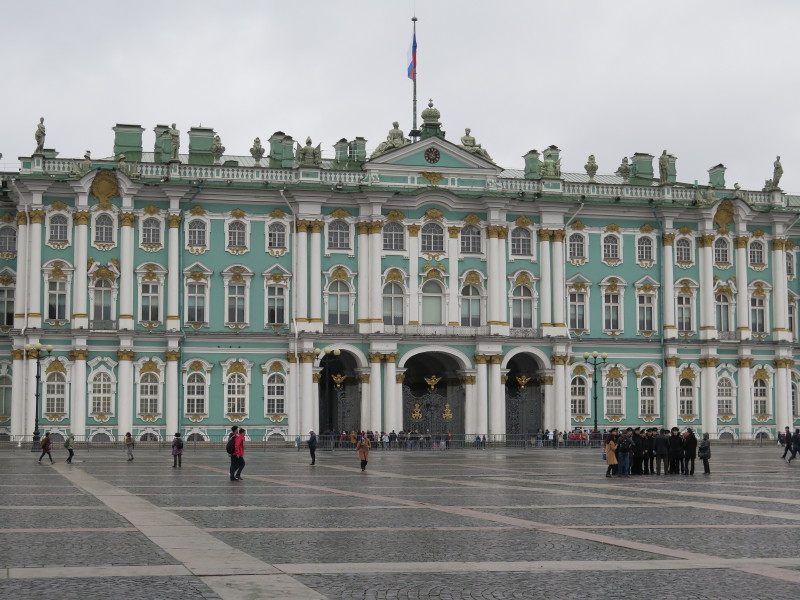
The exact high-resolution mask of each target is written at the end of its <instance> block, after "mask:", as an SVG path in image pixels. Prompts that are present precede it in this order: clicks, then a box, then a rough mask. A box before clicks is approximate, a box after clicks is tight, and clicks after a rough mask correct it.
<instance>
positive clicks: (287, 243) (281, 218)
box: [264, 208, 294, 257]
mask: <svg viewBox="0 0 800 600" xmlns="http://www.w3.org/2000/svg"><path fill="white" fill-rule="evenodd" d="M273 225H274V226H278V225H280V226H281V227H283V233H282V235H283V245H282V246H281V245H278V244H277V243H276V244H271V243H270V240H271V239H272V232H270V228H271V227H272V226H273ZM275 235H276V236H278V235H279V234H278V233H277V232H276V234H275ZM292 235H294V232H293V231H292V220H291V218H290V216H289V215H287V214H286V213H285V212H283V211H282V210H281V209H280V208H276V209H275V210H273V211H272V212H271V213H269V214H268V215H267V218H266V220H265V221H264V251H265V252H266V253H267V254H269V255H270V256H275V257H279V256H283V255H284V254H286V253H287V252H289V248H290V247H291V244H292ZM276 241H277V240H276Z"/></svg>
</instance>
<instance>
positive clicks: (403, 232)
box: [381, 220, 408, 254]
mask: <svg viewBox="0 0 800 600" xmlns="http://www.w3.org/2000/svg"><path fill="white" fill-rule="evenodd" d="M390 226H391V228H392V229H395V231H387V228H388V227H390ZM398 227H399V228H400V229H399V231H398V230H396V229H397V228H398ZM387 235H388V236H389V237H388V238H387ZM387 239H388V240H389V242H390V243H389V246H390V247H389V248H387V247H386V246H387V243H386V242H387ZM398 240H399V241H400V246H401V247H400V248H397V247H396V244H395V243H394V242H396V241H398ZM381 248H382V252H383V253H384V254H392V253H400V254H402V253H405V252H406V250H407V249H408V229H406V227H405V225H404V224H403V222H402V221H399V220H397V221H392V220H388V221H386V222H385V223H384V224H383V227H381Z"/></svg>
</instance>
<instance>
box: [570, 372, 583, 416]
mask: <svg viewBox="0 0 800 600" xmlns="http://www.w3.org/2000/svg"><path fill="white" fill-rule="evenodd" d="M570 410H571V411H572V416H576V415H585V414H587V412H586V380H585V379H584V378H583V377H573V378H572V383H571V384H570Z"/></svg>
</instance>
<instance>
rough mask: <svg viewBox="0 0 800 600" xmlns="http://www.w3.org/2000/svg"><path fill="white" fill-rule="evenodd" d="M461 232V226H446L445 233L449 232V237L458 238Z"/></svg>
mask: <svg viewBox="0 0 800 600" xmlns="http://www.w3.org/2000/svg"><path fill="white" fill-rule="evenodd" d="M460 232H461V227H458V226H456V225H453V226H451V227H448V228H447V233H448V234H450V239H451V240H455V239H458V234H459V233H460Z"/></svg>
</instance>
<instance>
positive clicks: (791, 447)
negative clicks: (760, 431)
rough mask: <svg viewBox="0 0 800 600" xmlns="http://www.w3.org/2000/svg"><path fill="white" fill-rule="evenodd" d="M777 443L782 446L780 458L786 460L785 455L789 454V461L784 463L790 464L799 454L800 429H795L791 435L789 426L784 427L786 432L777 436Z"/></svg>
mask: <svg viewBox="0 0 800 600" xmlns="http://www.w3.org/2000/svg"><path fill="white" fill-rule="evenodd" d="M778 443H779V444H783V448H784V450H783V456H781V458H782V459H783V460H786V455H787V454H789V453H790V452H791V454H792V455H791V456H790V457H789V460H786V462H792V461H793V460H794V459H795V458H797V453H798V452H800V429H795V430H794V433H792V431H791V429H789V426H788V425H787V426H786V430H785V431H784V432H783V433H782V434H781V435H779V436H778Z"/></svg>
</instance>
